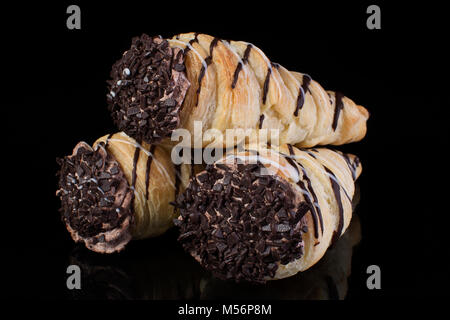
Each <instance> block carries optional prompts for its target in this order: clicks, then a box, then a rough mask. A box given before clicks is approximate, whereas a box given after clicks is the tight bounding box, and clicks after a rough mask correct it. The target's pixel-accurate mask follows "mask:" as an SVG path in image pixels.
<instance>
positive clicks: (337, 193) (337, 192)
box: [324, 166, 344, 243]
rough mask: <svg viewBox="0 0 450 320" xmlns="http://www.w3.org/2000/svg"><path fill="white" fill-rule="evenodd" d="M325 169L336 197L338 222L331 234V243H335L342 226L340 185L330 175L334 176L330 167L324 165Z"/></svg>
mask: <svg viewBox="0 0 450 320" xmlns="http://www.w3.org/2000/svg"><path fill="white" fill-rule="evenodd" d="M324 169H325V171H326V172H327V173H328V174H329V175H330V182H331V187H332V189H333V193H334V196H335V198H336V202H337V204H338V207H339V222H338V227H337V230H336V231H335V232H334V234H333V239H332V241H331V242H332V243H335V242H336V241H337V239H339V237H340V236H341V233H342V229H343V228H344V207H343V206H342V199H341V192H340V191H341V186H340V185H339V184H338V183H337V182H336V181H335V180H334V179H333V178H332V177H331V176H334V174H333V172H331V170H330V169H328V168H327V167H325V166H324Z"/></svg>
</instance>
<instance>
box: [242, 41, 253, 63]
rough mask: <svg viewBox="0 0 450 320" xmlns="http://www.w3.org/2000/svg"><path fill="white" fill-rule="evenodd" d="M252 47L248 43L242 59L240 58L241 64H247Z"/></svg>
mask: <svg viewBox="0 0 450 320" xmlns="http://www.w3.org/2000/svg"><path fill="white" fill-rule="evenodd" d="M252 47H253V45H252V44H251V43H249V44H248V45H247V48H245V52H244V57H243V58H242V63H244V64H245V63H247V62H248V57H249V56H250V51H251V50H252Z"/></svg>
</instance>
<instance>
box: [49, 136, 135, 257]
mask: <svg viewBox="0 0 450 320" xmlns="http://www.w3.org/2000/svg"><path fill="white" fill-rule="evenodd" d="M58 163H59V164H60V166H61V169H60V170H59V172H58V175H59V190H58V192H57V195H59V197H60V198H61V210H60V211H61V214H62V220H63V221H64V223H65V224H66V226H67V229H68V230H69V232H70V233H71V236H72V238H73V239H74V240H75V241H83V242H84V243H85V245H86V246H87V247H88V248H89V249H91V250H94V251H97V252H102V253H110V252H114V251H120V250H121V249H123V247H124V246H125V244H126V243H128V241H130V240H131V233H130V230H129V229H130V226H131V224H132V223H133V220H134V219H133V218H134V216H133V213H132V194H133V192H132V190H131V189H130V187H129V185H128V182H127V180H126V178H125V176H124V173H123V171H122V170H121V169H120V166H119V164H118V163H117V161H116V160H115V159H114V158H113V156H112V155H110V154H108V153H107V151H106V149H105V148H104V145H103V143H102V144H100V145H99V146H98V148H97V149H92V148H91V147H90V146H89V145H88V144H86V143H84V142H80V143H79V144H78V145H77V146H76V147H75V149H74V152H73V154H72V155H71V156H67V157H65V158H63V159H58Z"/></svg>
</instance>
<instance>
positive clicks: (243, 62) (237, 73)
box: [231, 44, 252, 89]
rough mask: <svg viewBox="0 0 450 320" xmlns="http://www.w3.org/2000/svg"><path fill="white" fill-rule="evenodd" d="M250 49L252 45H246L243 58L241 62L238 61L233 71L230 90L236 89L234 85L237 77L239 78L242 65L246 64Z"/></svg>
mask: <svg viewBox="0 0 450 320" xmlns="http://www.w3.org/2000/svg"><path fill="white" fill-rule="evenodd" d="M251 49H252V45H251V44H249V45H247V48H246V49H245V52H244V57H243V58H242V61H239V63H238V65H237V67H236V70H234V74H233V83H232V84H231V88H232V89H234V88H235V87H236V83H237V81H238V77H239V73H240V72H241V70H242V68H243V66H244V64H246V63H247V62H248V57H249V55H250V51H251Z"/></svg>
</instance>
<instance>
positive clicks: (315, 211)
mask: <svg viewBox="0 0 450 320" xmlns="http://www.w3.org/2000/svg"><path fill="white" fill-rule="evenodd" d="M287 146H288V149H289V154H290V156H291V157H295V152H294V148H293V147H292V145H291V144H288V145H287ZM287 159H290V160H291V161H292V159H291V158H290V157H289V158H288V157H286V160H287ZM288 161H289V160H288ZM296 163H297V164H298V166H300V167H301V169H302V174H303V179H305V180H306V183H307V188H305V184H304V183H303V181H301V180H300V181H299V182H298V183H297V184H298V185H299V187H300V188H302V190H304V191H307V192H308V193H309V194H310V195H311V196H312V198H313V200H314V203H312V202H311V199H310V198H309V197H305V200H306V201H307V202H308V204H309V205H310V206H311V216H312V217H313V221H314V236H315V237H316V238H318V237H319V232H318V227H317V217H318V219H319V223H320V229H321V230H322V234H323V228H324V226H323V218H322V212H321V210H320V207H319V205H318V204H319V201H318V199H317V195H316V193H315V192H314V189H313V187H312V184H311V180H310V179H309V177H308V175H307V174H306V170H305V168H304V167H303V166H302V165H301V164H300V163H298V162H296ZM294 167H295V168H296V170H297V172H298V168H297V166H294ZM316 203H317V205H316Z"/></svg>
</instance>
